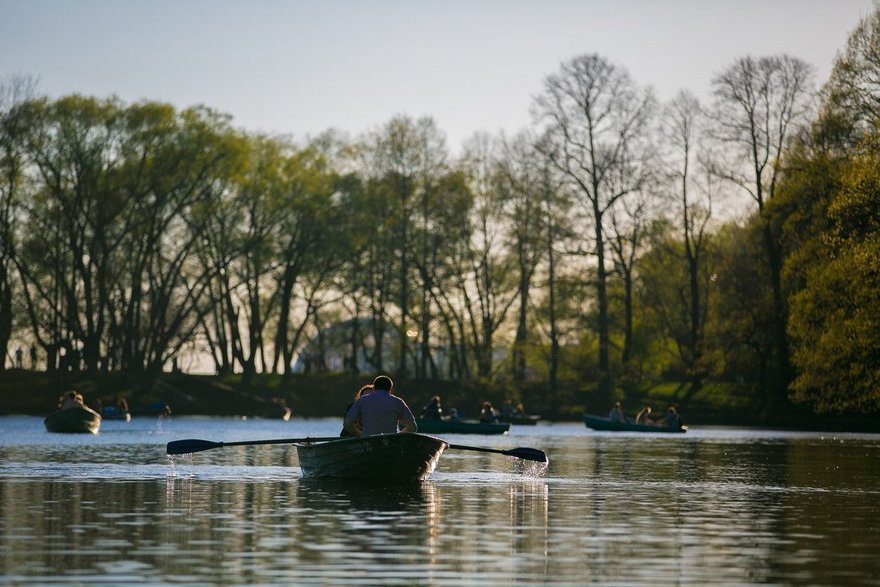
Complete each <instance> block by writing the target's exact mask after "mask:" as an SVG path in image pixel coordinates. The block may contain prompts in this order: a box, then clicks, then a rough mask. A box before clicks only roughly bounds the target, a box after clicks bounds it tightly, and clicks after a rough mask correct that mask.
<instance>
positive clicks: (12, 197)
mask: <svg viewBox="0 0 880 587" xmlns="http://www.w3.org/2000/svg"><path fill="white" fill-rule="evenodd" d="M36 84H37V82H36V80H35V79H34V78H29V77H21V76H12V77H9V78H6V79H4V80H0V372H2V371H4V370H5V368H6V361H5V357H6V355H7V352H8V347H9V341H10V339H11V338H12V332H13V313H14V310H13V307H12V300H13V293H12V292H13V289H14V287H15V286H14V279H13V278H14V275H13V274H14V259H15V256H16V228H17V224H18V222H17V216H18V214H19V210H20V208H21V205H22V201H21V200H22V198H23V197H24V194H23V189H22V184H23V183H24V174H25V166H26V162H27V158H26V151H25V141H24V135H25V132H26V124H25V123H24V120H23V118H24V117H23V113H22V109H21V107H20V106H21V105H22V104H23V103H24V102H26V101H27V100H30V99H31V98H33V97H34V95H35V93H36Z"/></svg>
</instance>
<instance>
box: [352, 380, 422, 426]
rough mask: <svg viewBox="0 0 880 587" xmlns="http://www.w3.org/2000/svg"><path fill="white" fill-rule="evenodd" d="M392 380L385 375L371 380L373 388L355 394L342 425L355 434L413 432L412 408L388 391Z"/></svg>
mask: <svg viewBox="0 0 880 587" xmlns="http://www.w3.org/2000/svg"><path fill="white" fill-rule="evenodd" d="M393 387H394V382H393V381H391V378H390V377H388V376H387V375H379V376H378V377H376V379H375V380H373V392H372V393H370V394H367V395H365V396H363V397H361V398H358V399H357V400H356V401H355V402H354V403H353V404H352V405H351V408H349V409H348V412H347V413H346V414H345V427H346V428H347V429H348V431H349V432H350V433H352V434H354V435H355V436H372V435H373V434H395V433H396V432H398V427H399V429H400V432H416V431H417V430H418V426H417V425H416V419H415V417H413V414H412V410H410V409H409V406H408V405H406V402H405V401H403V399H401V398H399V397H397V396H396V395H393V394H392V393H391V390H392V388H393Z"/></svg>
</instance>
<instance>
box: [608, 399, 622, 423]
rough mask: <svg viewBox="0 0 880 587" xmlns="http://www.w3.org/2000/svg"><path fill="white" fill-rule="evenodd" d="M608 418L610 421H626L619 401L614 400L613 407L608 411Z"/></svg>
mask: <svg viewBox="0 0 880 587" xmlns="http://www.w3.org/2000/svg"><path fill="white" fill-rule="evenodd" d="M608 419H609V420H611V421H612V422H626V416H624V415H623V409H622V408H621V407H620V402H614V407H612V408H611V411H610V412H608Z"/></svg>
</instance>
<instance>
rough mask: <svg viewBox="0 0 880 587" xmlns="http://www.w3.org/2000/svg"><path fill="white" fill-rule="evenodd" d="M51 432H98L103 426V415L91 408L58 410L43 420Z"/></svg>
mask: <svg viewBox="0 0 880 587" xmlns="http://www.w3.org/2000/svg"><path fill="white" fill-rule="evenodd" d="M43 424H44V425H45V426H46V430H47V431H49V432H69V433H80V434H97V433H98V430H100V428H101V415H100V414H99V413H98V412H96V411H94V410H90V409H89V408H68V409H66V410H58V411H57V412H53V413H52V414H49V415H48V416H46V419H45V420H43Z"/></svg>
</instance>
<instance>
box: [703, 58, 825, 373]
mask: <svg viewBox="0 0 880 587" xmlns="http://www.w3.org/2000/svg"><path fill="white" fill-rule="evenodd" d="M712 83H713V94H714V97H715V104H714V113H713V120H714V130H713V134H714V136H715V137H716V138H717V139H718V140H719V141H721V142H722V143H723V144H724V145H725V146H726V149H725V150H724V153H725V155H726V156H727V157H728V160H727V161H726V162H724V163H722V164H721V165H716V166H715V167H714V169H713V172H714V173H716V174H717V175H718V176H720V177H722V178H724V179H725V180H727V181H730V182H732V183H733V184H734V185H736V186H738V187H739V188H740V189H742V190H743V191H744V192H746V193H747V194H748V195H749V197H750V198H751V199H752V200H753V201H754V202H755V204H756V205H757V208H758V221H759V222H760V223H761V232H762V236H763V240H764V247H765V251H766V254H767V263H768V268H769V272H770V280H771V284H770V285H771V287H772V293H773V330H774V340H775V346H776V352H777V353H778V383H779V388H780V390H781V391H784V390H785V389H786V388H787V387H788V384H789V382H791V380H792V371H791V363H790V357H789V348H788V337H787V334H786V323H787V308H786V303H785V299H784V295H783V291H782V263H783V252H782V247H781V245H780V242H779V237H778V235H776V234H774V233H773V227H772V225H771V222H770V218H769V215H768V213H767V209H766V205H767V203H768V202H769V201H770V200H771V199H772V198H773V196H774V194H775V192H776V186H777V183H778V180H779V177H780V174H781V172H782V154H783V149H784V148H785V146H786V142H787V139H788V137H789V135H790V134H791V133H792V132H793V130H794V127H795V125H796V124H797V123H798V121H799V120H802V119H804V118H805V117H806V115H807V114H808V112H809V111H810V105H811V98H812V96H813V87H812V70H811V67H810V66H809V65H808V64H807V63H806V62H804V61H802V60H800V59H797V58H795V57H791V56H789V55H780V56H770V57H760V58H754V57H742V58H740V59H737V60H736V61H734V63H733V64H731V65H730V66H729V67H728V68H727V69H725V70H724V71H723V72H721V74H719V75H718V76H717V77H715V79H714V80H713V82H712Z"/></svg>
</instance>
